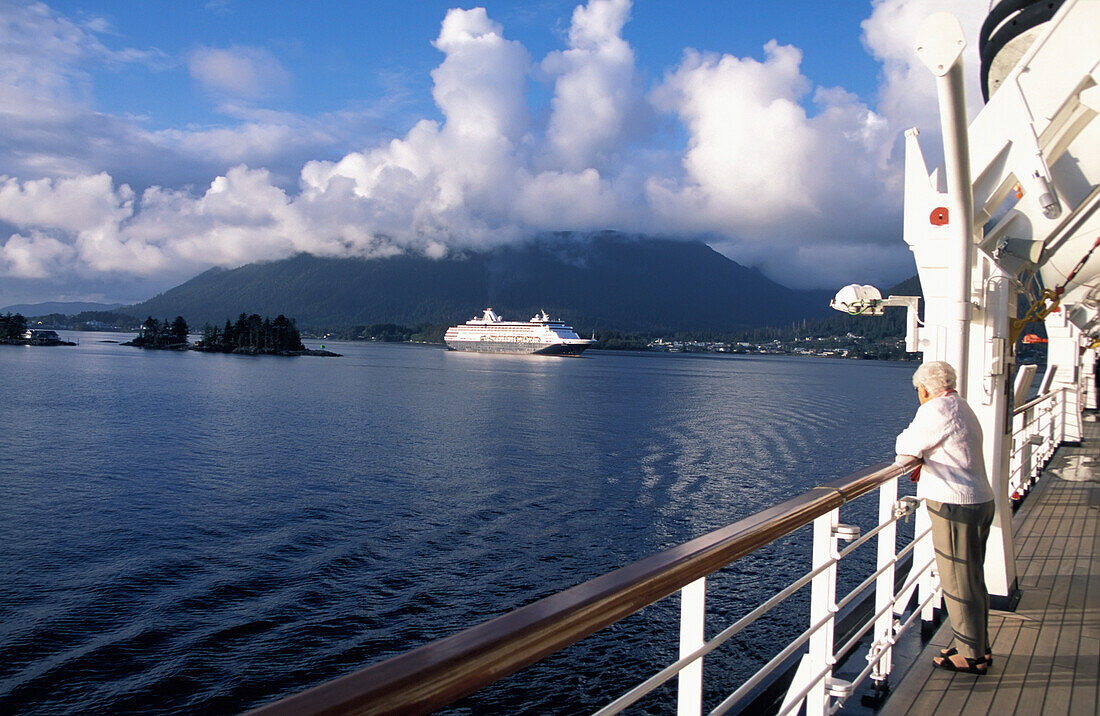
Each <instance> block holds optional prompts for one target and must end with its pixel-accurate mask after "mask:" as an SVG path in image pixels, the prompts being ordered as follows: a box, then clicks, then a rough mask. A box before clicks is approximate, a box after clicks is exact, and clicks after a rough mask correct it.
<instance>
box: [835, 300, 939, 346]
mask: <svg viewBox="0 0 1100 716" xmlns="http://www.w3.org/2000/svg"><path fill="white" fill-rule="evenodd" d="M919 305H920V296H890V297H889V298H883V297H882V292H881V291H879V290H878V289H877V288H875V287H874V286H871V285H869V284H858V283H852V284H848V285H847V286H845V287H844V288H842V289H840V290H839V291H837V292H836V296H835V297H834V298H833V300H832V301H830V302H829V307H830V308H833V309H836V310H837V311H840V312H841V313H847V314H848V315H849V316H881V315H882V314H883V313H884V312H885V311H884V310H883V309H885V308H886V307H887V306H899V307H900V306H904V307H905V309H906V312H905V314H906V315H905V318H906V321H905V350H906V351H907V352H909V353H915V352H917V349H918V343H919V340H920V337H919V335H918V332H919V326H920V319H919V318H918V317H917V307H918V306H919Z"/></svg>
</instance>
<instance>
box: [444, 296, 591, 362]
mask: <svg viewBox="0 0 1100 716" xmlns="http://www.w3.org/2000/svg"><path fill="white" fill-rule="evenodd" d="M443 340H444V342H445V343H446V344H447V347H448V348H450V349H451V350H453V351H475V352H478V353H537V354H539V355H556V356H575V355H580V354H581V353H583V352H584V351H585V350H586V349H587V348H588V347H589V346H591V345H592V344H594V343H595V342H596V341H594V340H592V339H590V338H581V337H580V336H578V335H577V334H576V332H575V331H574V330H573V327H572V326H567V325H565V323H563V322H562V321H553V320H551V319H550V316H548V315H547V314H546V312H545V311H542V312H541V313H539V314H537V315H535V316H534V317H533V318H531V320H530V321H506V320H504V319H503V318H501V317H500V316H498V315H497V314H496V312H495V311H493V309H491V308H486V309H485V313H484V314H483V315H482V316H481V318H476V317H475V318H472V319H470V320H469V321H466V322H465V323H463V324H462V325H458V326H451V327H450V328H448V329H447V333H446V335H444V336H443Z"/></svg>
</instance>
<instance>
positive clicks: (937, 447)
mask: <svg viewBox="0 0 1100 716" xmlns="http://www.w3.org/2000/svg"><path fill="white" fill-rule="evenodd" d="M955 385H956V375H955V370H954V368H952V367H951V366H950V365H948V364H947V363H944V362H942V361H935V362H932V363H925V364H924V365H922V366H921V367H920V368H918V369H917V372H916V373H915V374H914V375H913V387H915V388H916V389H917V398H918V399H919V400H920V404H921V405H920V408H918V409H917V414H916V416H915V417H914V418H913V422H912V423H910V424H909V427H908V428H906V429H905V430H904V431H903V432H902V433H901V435H898V438H897V443H896V446H895V451H896V452H897V454H898V461H899V462H900V461H902V460H904V459H905V458H906V457H907V456H912V457H917V458H920V459H921V460H923V465H922V466H921V468H919V470H920V473H919V475H920V482H919V484H918V487H917V497H922V498H924V499H925V500H926V505H927V506H928V514H929V516H930V517H931V519H932V544H933V545H934V546H935V550H936V566H937V567H938V568H939V572H940V586H941V587H943V596H944V599H945V600H946V602H947V613H948V614H949V615H950V616H951V626H952V628H953V629H954V631H955V643H956V645H957V647H956V648H952V649H945V650H943V651H942V652H941V655H940V656H938V657H936V658H935V659H933V663H934V664H935V665H936V666H938V667H940V668H942V669H947V670H948V671H962V672H966V673H969V674H977V675H978V676H981V675H983V674H985V673H986V671H987V670H988V669H989V666H990V664H991V663H992V654H991V652H990V650H989V592H988V591H986V587H985V571H984V565H985V543H986V540H987V539H988V538H989V528H990V525H992V524H993V490H992V488H990V486H989V480H988V478H987V477H986V474H985V462H984V459H983V457H982V428H981V425H980V424H979V423H978V418H977V416H976V415H974V411H973V410H971V409H970V406H969V405H967V404H966V401H965V400H963V399H962V398H960V397H959V394H958V393H957V392H956V391H955Z"/></svg>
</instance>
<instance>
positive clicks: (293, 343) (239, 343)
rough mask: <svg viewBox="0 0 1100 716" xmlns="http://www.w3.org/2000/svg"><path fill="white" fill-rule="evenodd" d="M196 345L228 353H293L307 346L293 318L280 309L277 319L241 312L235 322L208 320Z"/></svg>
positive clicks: (199, 347)
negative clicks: (223, 325)
mask: <svg viewBox="0 0 1100 716" xmlns="http://www.w3.org/2000/svg"><path fill="white" fill-rule="evenodd" d="M196 347H197V348H198V349H199V350H206V351H216V352H225V353H230V352H239V353H290V352H297V351H304V350H305V349H306V347H305V346H304V345H302V338H301V336H300V335H299V334H298V328H297V327H296V326H295V325H294V321H293V320H291V319H289V318H287V317H286V316H284V315H283V314H281V313H280V314H279V315H278V316H276V317H275V318H274V319H271V318H266V317H261V316H260V315H258V314H256V313H253V314H252V315H246V314H244V313H242V314H241V315H240V317H239V318H237V322H236V323H231V322H230V321H229V320H228V319H226V321H225V327H224V328H221V329H219V328H218V327H217V326H214V325H211V324H209V323H207V324H206V325H205V326H203V329H202V341H200V343H199V344H198V345H197V346H196Z"/></svg>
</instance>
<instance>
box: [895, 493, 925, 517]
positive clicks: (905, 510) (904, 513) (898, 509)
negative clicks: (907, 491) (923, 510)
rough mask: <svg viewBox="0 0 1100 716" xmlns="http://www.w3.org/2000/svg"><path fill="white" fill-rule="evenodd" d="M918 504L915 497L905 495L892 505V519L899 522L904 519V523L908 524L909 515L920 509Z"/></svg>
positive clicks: (918, 501)
mask: <svg viewBox="0 0 1100 716" xmlns="http://www.w3.org/2000/svg"><path fill="white" fill-rule="evenodd" d="M920 503H921V501H920V500H919V499H917V498H916V497H912V496H910V495H906V496H905V497H903V498H901V499H900V500H898V501H897V502H895V503H894V518H895V519H899V520H900V519H902V518H903V517H904V518H905V521H906V522H908V521H909V515H911V514H913V513H914V512H916V510H917V508H918V507H920Z"/></svg>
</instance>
